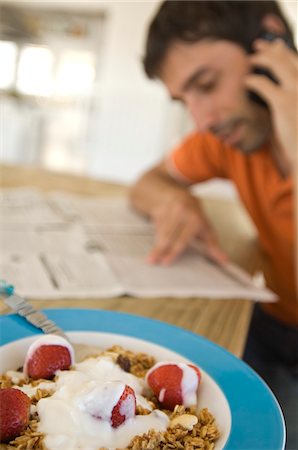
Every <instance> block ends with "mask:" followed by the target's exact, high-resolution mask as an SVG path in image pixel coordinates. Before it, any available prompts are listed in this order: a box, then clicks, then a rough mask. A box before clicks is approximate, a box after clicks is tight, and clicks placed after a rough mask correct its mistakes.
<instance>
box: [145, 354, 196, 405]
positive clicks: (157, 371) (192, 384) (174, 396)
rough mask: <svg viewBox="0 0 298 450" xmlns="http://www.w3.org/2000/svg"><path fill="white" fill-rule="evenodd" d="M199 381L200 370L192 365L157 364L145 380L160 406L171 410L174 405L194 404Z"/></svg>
mask: <svg viewBox="0 0 298 450" xmlns="http://www.w3.org/2000/svg"><path fill="white" fill-rule="evenodd" d="M200 379H201V372H200V370H199V369H198V368H197V367H195V366H193V365H192V364H184V363H180V364H176V363H171V362H169V363H157V364H156V365H155V366H153V367H152V368H151V369H150V370H149V372H148V373H147V376H146V380H147V383H148V385H149V386H150V388H151V389H152V391H153V393H154V395H155V396H156V397H157V398H158V400H159V402H160V404H161V406H162V407H163V408H165V409H169V410H173V409H174V408H175V406H176V405H184V406H191V405H193V404H196V394H197V390H198V386H199V382H200Z"/></svg>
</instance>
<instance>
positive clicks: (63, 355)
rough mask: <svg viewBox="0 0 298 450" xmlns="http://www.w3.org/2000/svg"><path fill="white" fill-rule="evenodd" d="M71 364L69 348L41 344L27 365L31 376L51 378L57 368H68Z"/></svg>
mask: <svg viewBox="0 0 298 450" xmlns="http://www.w3.org/2000/svg"><path fill="white" fill-rule="evenodd" d="M70 366H71V355H70V353H69V350H68V348H66V347H64V346H62V345H41V346H40V347H38V348H37V349H36V350H35V352H34V353H33V355H32V356H31V358H30V359H29V360H28V362H27V365H26V370H27V374H28V376H29V377H30V378H33V379H34V380H38V379H40V378H44V379H46V380H50V379H51V378H53V377H54V376H55V373H56V372H57V370H67V369H69V368H70Z"/></svg>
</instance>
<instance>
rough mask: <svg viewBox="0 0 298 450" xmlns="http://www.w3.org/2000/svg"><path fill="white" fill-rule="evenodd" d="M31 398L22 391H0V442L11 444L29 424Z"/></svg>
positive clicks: (12, 389) (8, 389) (10, 389)
mask: <svg viewBox="0 0 298 450" xmlns="http://www.w3.org/2000/svg"><path fill="white" fill-rule="evenodd" d="M30 403H31V402H30V398H29V397H28V396H27V395H26V394H24V392H22V391H21V390H20V389H14V388H6V389H0V441H1V442H9V441H12V440H13V439H15V438H16V437H17V436H19V435H20V434H21V432H22V431H23V430H24V429H25V428H26V427H27V425H28V423H29V413H30Z"/></svg>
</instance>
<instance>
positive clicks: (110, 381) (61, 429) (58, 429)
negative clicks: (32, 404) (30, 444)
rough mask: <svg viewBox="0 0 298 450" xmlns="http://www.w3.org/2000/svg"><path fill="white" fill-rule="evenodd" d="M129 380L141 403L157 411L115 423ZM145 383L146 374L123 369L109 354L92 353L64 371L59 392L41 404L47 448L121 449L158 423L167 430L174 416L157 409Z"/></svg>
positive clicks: (158, 427) (60, 373) (41, 428)
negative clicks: (114, 413) (148, 397)
mask: <svg viewBox="0 0 298 450" xmlns="http://www.w3.org/2000/svg"><path fill="white" fill-rule="evenodd" d="M125 384H127V385H129V386H130V387H131V388H132V389H133V390H134V391H135V394H136V401H137V405H140V406H142V407H144V408H147V409H149V410H151V412H150V414H148V415H144V416H141V415H138V416H134V417H132V418H129V419H127V420H126V421H125V422H124V423H123V424H122V425H120V426H119V427H117V428H113V427H112V425H111V423H110V421H109V418H110V416H111V411H112V410H113V407H114V406H115V404H116V403H117V401H118V400H119V396H121V394H122V392H123V389H124V386H125ZM53 385H54V386H53ZM144 387H145V381H144V380H143V379H140V378H138V377H136V376H134V375H132V374H130V373H127V372H125V371H124V370H122V369H121V367H120V366H119V365H118V364H116V363H115V362H114V361H113V359H112V358H111V357H109V356H98V357H95V358H88V359H86V360H85V361H83V362H81V363H77V364H75V365H74V366H73V370H65V371H58V372H57V379H56V381H55V383H53V384H52V385H51V389H53V390H54V391H55V392H54V394H53V395H51V396H50V397H47V398H43V399H41V400H39V402H38V403H37V412H38V415H39V419H40V422H39V425H38V431H41V432H42V433H44V434H45V445H46V447H47V449H49V450H65V449H66V448H67V450H80V449H82V450H98V449H99V448H101V447H105V448H107V449H109V450H115V449H117V448H125V447H127V446H128V445H129V443H130V441H131V440H132V439H133V438H134V437H135V436H136V435H142V434H143V433H146V432H148V431H149V430H150V429H152V428H153V429H154V430H156V431H160V432H163V431H165V430H166V429H167V427H168V425H169V418H168V416H167V415H166V414H164V413H163V412H162V411H159V410H153V411H152V408H151V407H150V404H149V403H148V402H147V400H146V399H145V397H143V395H142V392H143V389H144ZM99 417H100V418H101V419H100V418H99Z"/></svg>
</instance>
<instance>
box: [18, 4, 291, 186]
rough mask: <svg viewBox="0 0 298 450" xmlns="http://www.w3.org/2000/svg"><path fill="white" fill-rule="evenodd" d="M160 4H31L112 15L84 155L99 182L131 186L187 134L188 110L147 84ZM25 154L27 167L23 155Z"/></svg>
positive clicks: (287, 6) (88, 169) (286, 6)
mask: <svg viewBox="0 0 298 450" xmlns="http://www.w3.org/2000/svg"><path fill="white" fill-rule="evenodd" d="M9 3H23V4H26V1H21V2H20V1H17V0H10V1H9ZM27 3H28V2H27ZM158 3H159V0H147V1H144V0H142V1H138V0H137V1H130V2H128V1H108V0H106V1H71V0H69V1H64V2H58V1H50V2H46V1H41V0H35V1H30V5H31V6H32V5H33V4H36V5H38V6H40V5H45V6H47V7H49V6H51V7H53V8H57V7H61V8H65V7H69V8H71V9H75V8H84V9H87V8H88V9H93V10H97V9H100V10H102V9H104V10H106V12H107V22H106V28H105V33H104V36H105V37H104V45H103V47H102V49H103V51H102V53H101V57H100V67H99V73H98V82H97V85H96V89H95V92H94V97H93V101H92V105H91V106H92V116H91V121H90V124H89V128H88V132H87V140H86V142H85V143H84V148H83V150H82V151H83V153H84V159H85V162H84V164H85V165H84V168H83V169H84V170H85V171H86V172H87V173H88V174H90V175H93V176H95V177H101V178H106V179H111V180H115V181H123V182H127V183H130V182H132V181H133V180H134V179H135V178H136V177H137V176H138V175H139V174H140V173H142V172H143V171H144V170H145V169H146V168H148V167H149V166H150V165H152V164H153V163H155V162H156V161H157V160H159V159H160V158H161V157H162V155H163V154H164V153H165V152H166V151H167V150H168V149H169V148H171V147H172V145H173V144H174V143H175V142H176V141H177V140H178V138H180V136H182V135H183V133H184V129H185V123H186V119H185V117H186V116H185V115H184V113H183V111H182V109H181V108H179V106H174V105H172V104H170V101H169V99H168V97H167V94H166V92H165V90H164V89H163V87H161V86H159V85H158V84H157V83H155V82H152V81H149V80H147V79H146V77H145V75H144V73H143V71H142V65H141V58H142V54H143V46H144V41H145V36H146V29H147V26H148V23H149V20H150V18H151V17H152V16H153V14H154V11H155V9H156V8H157V5H158ZM282 3H283V8H284V10H285V12H286V14H288V15H289V19H290V22H291V23H295V24H297V2H296V1H294V2H293V1H289V0H283V1H282ZM296 28H297V25H296ZM20 153H21V154H22V161H24V151H23V149H22V151H21V152H20ZM69 166H70V165H69ZM66 169H67V166H66Z"/></svg>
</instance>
